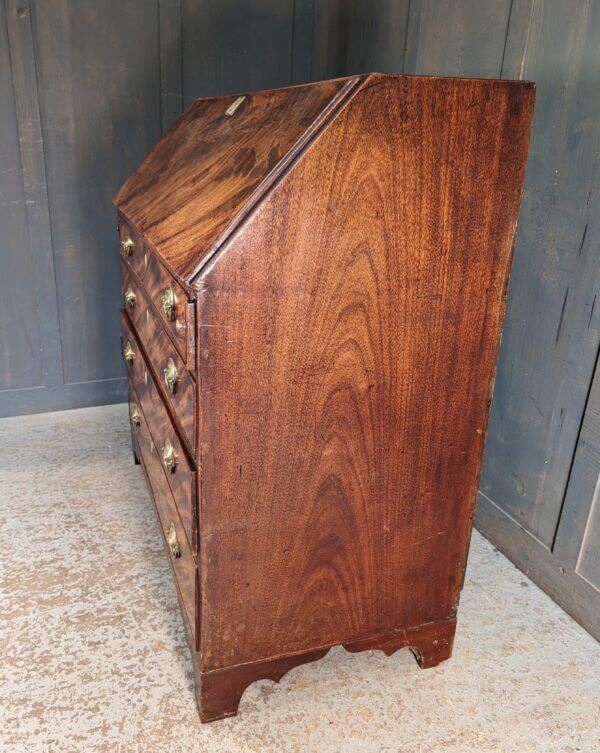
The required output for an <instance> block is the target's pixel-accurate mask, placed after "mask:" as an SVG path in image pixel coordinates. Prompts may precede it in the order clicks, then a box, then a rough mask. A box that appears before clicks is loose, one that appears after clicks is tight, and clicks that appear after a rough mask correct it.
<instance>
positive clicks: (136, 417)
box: [129, 403, 140, 426]
mask: <svg viewBox="0 0 600 753" xmlns="http://www.w3.org/2000/svg"><path fill="white" fill-rule="evenodd" d="M129 418H130V419H131V423H132V424H133V425H134V426H139V425H140V411H139V410H138V407H137V405H136V404H135V403H131V405H130V406H129Z"/></svg>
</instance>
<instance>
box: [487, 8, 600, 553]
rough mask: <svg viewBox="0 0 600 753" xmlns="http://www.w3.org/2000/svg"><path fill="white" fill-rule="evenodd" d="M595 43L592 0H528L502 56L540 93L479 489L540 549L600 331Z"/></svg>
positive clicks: (553, 517)
mask: <svg viewBox="0 0 600 753" xmlns="http://www.w3.org/2000/svg"><path fill="white" fill-rule="evenodd" d="M598 39H600V4H598V3H597V2H582V1H581V0H578V1H577V2H570V3H562V2H546V3H535V5H534V9H533V16H532V21H531V29H530V34H529V38H528V43H527V47H526V51H525V53H524V54H523V55H518V54H517V55H516V56H513V57H514V58H516V59H515V60H511V61H507V64H509V63H510V70H509V71H508V72H509V74H510V75H514V74H515V73H521V72H522V74H523V75H524V76H525V77H526V78H531V79H533V80H535V81H536V83H537V87H538V101H537V107H536V115H535V125H534V135H533V141H532V148H531V155H530V158H529V167H528V173H527V181H526V184H525V191H524V195H523V205H522V212H521V219H520V224H519V231H518V240H517V246H516V251H515V263H514V268H513V275H512V279H511V289H510V297H509V305H508V311H507V320H506V327H505V330H504V336H503V342H502V352H501V358H500V366H499V369H498V377H497V380H496V393H495V400H494V406H493V410H492V418H491V421H490V432H489V438H488V444H487V448H486V460H485V466H484V473H483V478H482V487H481V488H482V491H483V492H484V493H485V495H486V496H487V497H489V498H491V499H492V500H493V501H494V502H495V504H497V505H498V506H499V507H500V508H501V509H503V510H505V511H506V512H507V513H508V514H509V515H510V516H511V517H512V518H514V519H515V520H516V521H518V523H519V525H522V526H523V527H525V528H526V529H527V530H528V531H530V532H531V533H532V534H533V535H534V536H535V537H536V538H537V539H538V540H539V541H540V542H541V543H542V544H543V545H544V546H545V547H548V548H551V547H552V543H553V539H554V536H555V533H556V529H557V525H558V521H559V516H560V512H561V506H562V501H563V498H564V495H565V491H566V485H567V480H568V478H569V471H570V468H571V458H572V456H573V452H574V450H575V444H576V441H577V435H578V432H579V428H580V425H581V421H582V417H583V411H584V407H585V402H586V398H587V394H588V390H589V385H590V381H591V378H592V374H593V370H594V363H595V360H596V354H597V352H598V344H599V336H600V318H599V306H598V305H597V300H598V294H599V293H600V285H599V277H598V246H599V244H600V221H599V220H600V195H599V190H598V175H599V173H598V148H599V143H600V142H599V140H600V97H599V96H598V91H597V87H596V83H597V82H598V81H599V80H600V56H599V55H598ZM520 57H521V59H522V61H523V62H522V63H521V64H520V65H519V63H518V60H519V58H520Z"/></svg>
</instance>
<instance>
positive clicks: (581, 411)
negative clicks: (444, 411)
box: [328, 0, 600, 635]
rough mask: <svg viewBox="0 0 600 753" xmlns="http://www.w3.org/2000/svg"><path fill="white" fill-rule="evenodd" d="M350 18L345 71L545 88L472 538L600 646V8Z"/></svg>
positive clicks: (420, 5) (461, 9) (441, 8)
mask: <svg viewBox="0 0 600 753" xmlns="http://www.w3.org/2000/svg"><path fill="white" fill-rule="evenodd" d="M328 7H329V12H330V14H332V15H335V14H336V13H338V12H339V10H338V8H336V7H335V5H334V4H333V3H332V2H329V5H328ZM345 18H346V19H347V23H348V28H347V30H346V33H345V39H344V40H343V41H342V42H341V48H342V49H343V50H344V60H343V65H342V70H343V72H347V73H352V72H355V71H358V70H361V69H365V68H373V67H375V66H377V67H381V68H383V69H384V70H386V71H389V72H400V71H403V72H406V73H419V74H434V75H435V74H438V75H450V76H478V77H479V76H481V77H498V78H508V79H530V80H533V81H535V82H536V84H537V104H536V115H535V123H534V130H533V139H532V145H531V154H530V159H529V165H528V170H527V178H526V184H525V190H524V194H523V203H522V211H521V218H520V223H519V230H518V236H517V242H516V247H515V259H514V265H513V273H512V278H511V286H510V293H509V300H508V310H507V317H506V323H505V328H504V335H503V340H502V348H501V354H500V362H499V367H498V373H497V379H496V389H495V395H494V402H493V406H492V415H491V420H490V426H489V432H488V438H487V444H486V454H485V462H484V469H483V475H482V479H481V486H480V499H479V504H478V511H477V517H476V524H477V526H478V527H479V528H480V530H482V531H483V532H484V533H485V535H486V536H488V538H490V539H491V540H492V541H493V542H494V543H495V544H497V545H498V547H499V548H501V549H502V550H503V551H504V552H506V553H507V554H508V555H509V556H510V557H511V558H512V559H513V561H514V562H515V563H516V564H518V565H519V566H520V567H521V568H522V569H524V570H525V571H526V572H528V573H529V574H530V575H531V576H532V577H533V578H534V580H536V581H537V582H538V583H539V584H540V585H541V586H542V587H543V588H544V589H545V590H546V591H548V592H549V593H550V594H551V595H552V596H553V597H554V598H555V599H557V600H558V601H559V602H560V603H561V604H562V605H563V606H564V607H565V608H566V609H567V610H568V611H570V612H571V613H572V614H573V615H574V616H576V618H577V619H579V620H580V621H581V622H582V624H584V625H585V626H586V627H587V628H588V629H589V630H590V631H592V632H593V633H594V634H596V635H600V572H599V570H600V568H599V567H598V562H599V561H600V537H599V536H598V532H599V531H600V524H599V523H598V521H599V520H600V509H599V508H600V502H598V501H597V498H598V496H600V495H599V493H598V472H599V470H600V443H599V442H598V437H599V436H600V425H599V424H598V417H599V410H598V396H599V394H600V391H599V389H598V384H599V382H600V374H597V376H596V388H595V391H594V392H593V393H590V385H591V383H592V379H593V377H594V370H595V368H596V362H597V357H598V348H599V342H600V300H598V298H599V296H598V293H599V292H600V291H599V287H600V274H599V270H600V264H599V262H600V251H599V242H600V196H599V177H600V175H599V169H598V168H599V156H598V155H599V150H600V89H599V88H598V81H600V3H598V2H595V0H570V1H569V2H563V0H460V1H457V0H403V1H402V2H392V1H391V0H389V1H388V0H377V2H369V1H368V0H352V2H350V3H348V4H347V6H346V9H345ZM386 18H388V19H389V23H386ZM392 29H393V30H395V31H394V32H393V33H392ZM356 38H359V39H360V43H355V42H354V41H353V40H354V39H356ZM330 55H331V53H330Z"/></svg>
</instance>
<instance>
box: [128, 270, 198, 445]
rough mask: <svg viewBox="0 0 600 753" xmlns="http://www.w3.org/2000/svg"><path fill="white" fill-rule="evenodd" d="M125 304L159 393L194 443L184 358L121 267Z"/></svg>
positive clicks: (191, 392) (192, 393) (192, 388)
mask: <svg viewBox="0 0 600 753" xmlns="http://www.w3.org/2000/svg"><path fill="white" fill-rule="evenodd" d="M121 275H122V283H123V300H124V306H125V308H126V310H127V313H128V315H129V317H130V318H131V320H132V322H133V323H134V325H135V328H136V331H137V334H138V336H139V338H140V342H141V343H142V347H143V348H144V350H145V351H146V355H147V356H148V360H149V361H150V365H151V366H152V368H153V369H154V371H155V373H156V377H157V382H158V384H159V385H160V390H161V393H162V394H163V395H164V397H165V399H166V400H167V401H168V403H169V404H170V405H171V407H172V409H173V412H174V414H175V417H176V419H177V421H178V423H179V424H180V426H181V429H182V431H183V433H184V435H185V438H186V439H187V442H188V444H189V446H190V447H191V448H192V450H193V449H194V446H195V431H194V425H195V418H196V384H195V382H194V380H193V379H192V376H191V374H190V372H189V371H188V370H187V369H186V367H185V362H184V361H183V359H182V358H181V356H180V355H179V353H178V351H177V349H176V348H175V346H174V345H173V343H172V341H171V339H170V337H169V336H168V335H167V333H166V332H165V330H164V329H163V327H162V325H161V323H160V321H159V320H158V317H157V315H156V313H155V312H154V310H153V308H152V306H150V305H149V303H148V301H147V299H146V297H145V296H144V293H143V292H142V289H141V287H140V286H139V284H138V283H137V281H136V280H135V278H134V276H133V275H132V274H130V273H129V272H128V270H127V269H126V268H122V269H121Z"/></svg>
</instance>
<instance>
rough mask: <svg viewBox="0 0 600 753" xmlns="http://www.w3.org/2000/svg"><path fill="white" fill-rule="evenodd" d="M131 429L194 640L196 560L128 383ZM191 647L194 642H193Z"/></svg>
mask: <svg viewBox="0 0 600 753" xmlns="http://www.w3.org/2000/svg"><path fill="white" fill-rule="evenodd" d="M129 392H130V402H129V406H130V416H132V418H131V430H132V434H133V438H134V444H135V446H136V450H137V454H138V458H139V460H140V461H141V462H142V465H143V467H144V471H145V474H146V479H147V481H148V485H149V487H150V492H151V495H152V498H153V500H154V507H155V510H156V513H157V515H158V519H159V522H160V527H161V531H162V534H163V538H164V540H165V546H166V550H167V554H168V556H169V559H170V562H171V565H172V569H173V574H174V577H175V583H176V585H177V590H178V592H179V599H180V602H181V604H182V608H183V611H184V614H185V616H186V617H187V621H188V624H189V628H190V634H191V636H192V642H193V643H194V644H196V642H197V630H196V563H195V560H194V557H193V555H192V550H191V549H190V545H189V543H188V541H187V538H186V535H185V532H184V530H183V526H182V524H181V521H180V519H179V515H178V513H177V507H176V505H175V502H174V499H173V496H172V494H171V491H170V489H169V485H168V483H167V479H166V476H165V473H164V471H163V467H162V464H161V461H160V458H159V453H158V450H157V447H156V444H155V443H154V441H153V439H152V436H151V434H150V430H149V427H148V423H147V421H146V417H145V415H144V412H143V409H142V408H141V407H140V401H139V397H138V396H137V395H136V392H135V389H134V388H133V386H132V385H131V384H130V387H129ZM194 648H196V646H195V645H194Z"/></svg>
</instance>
